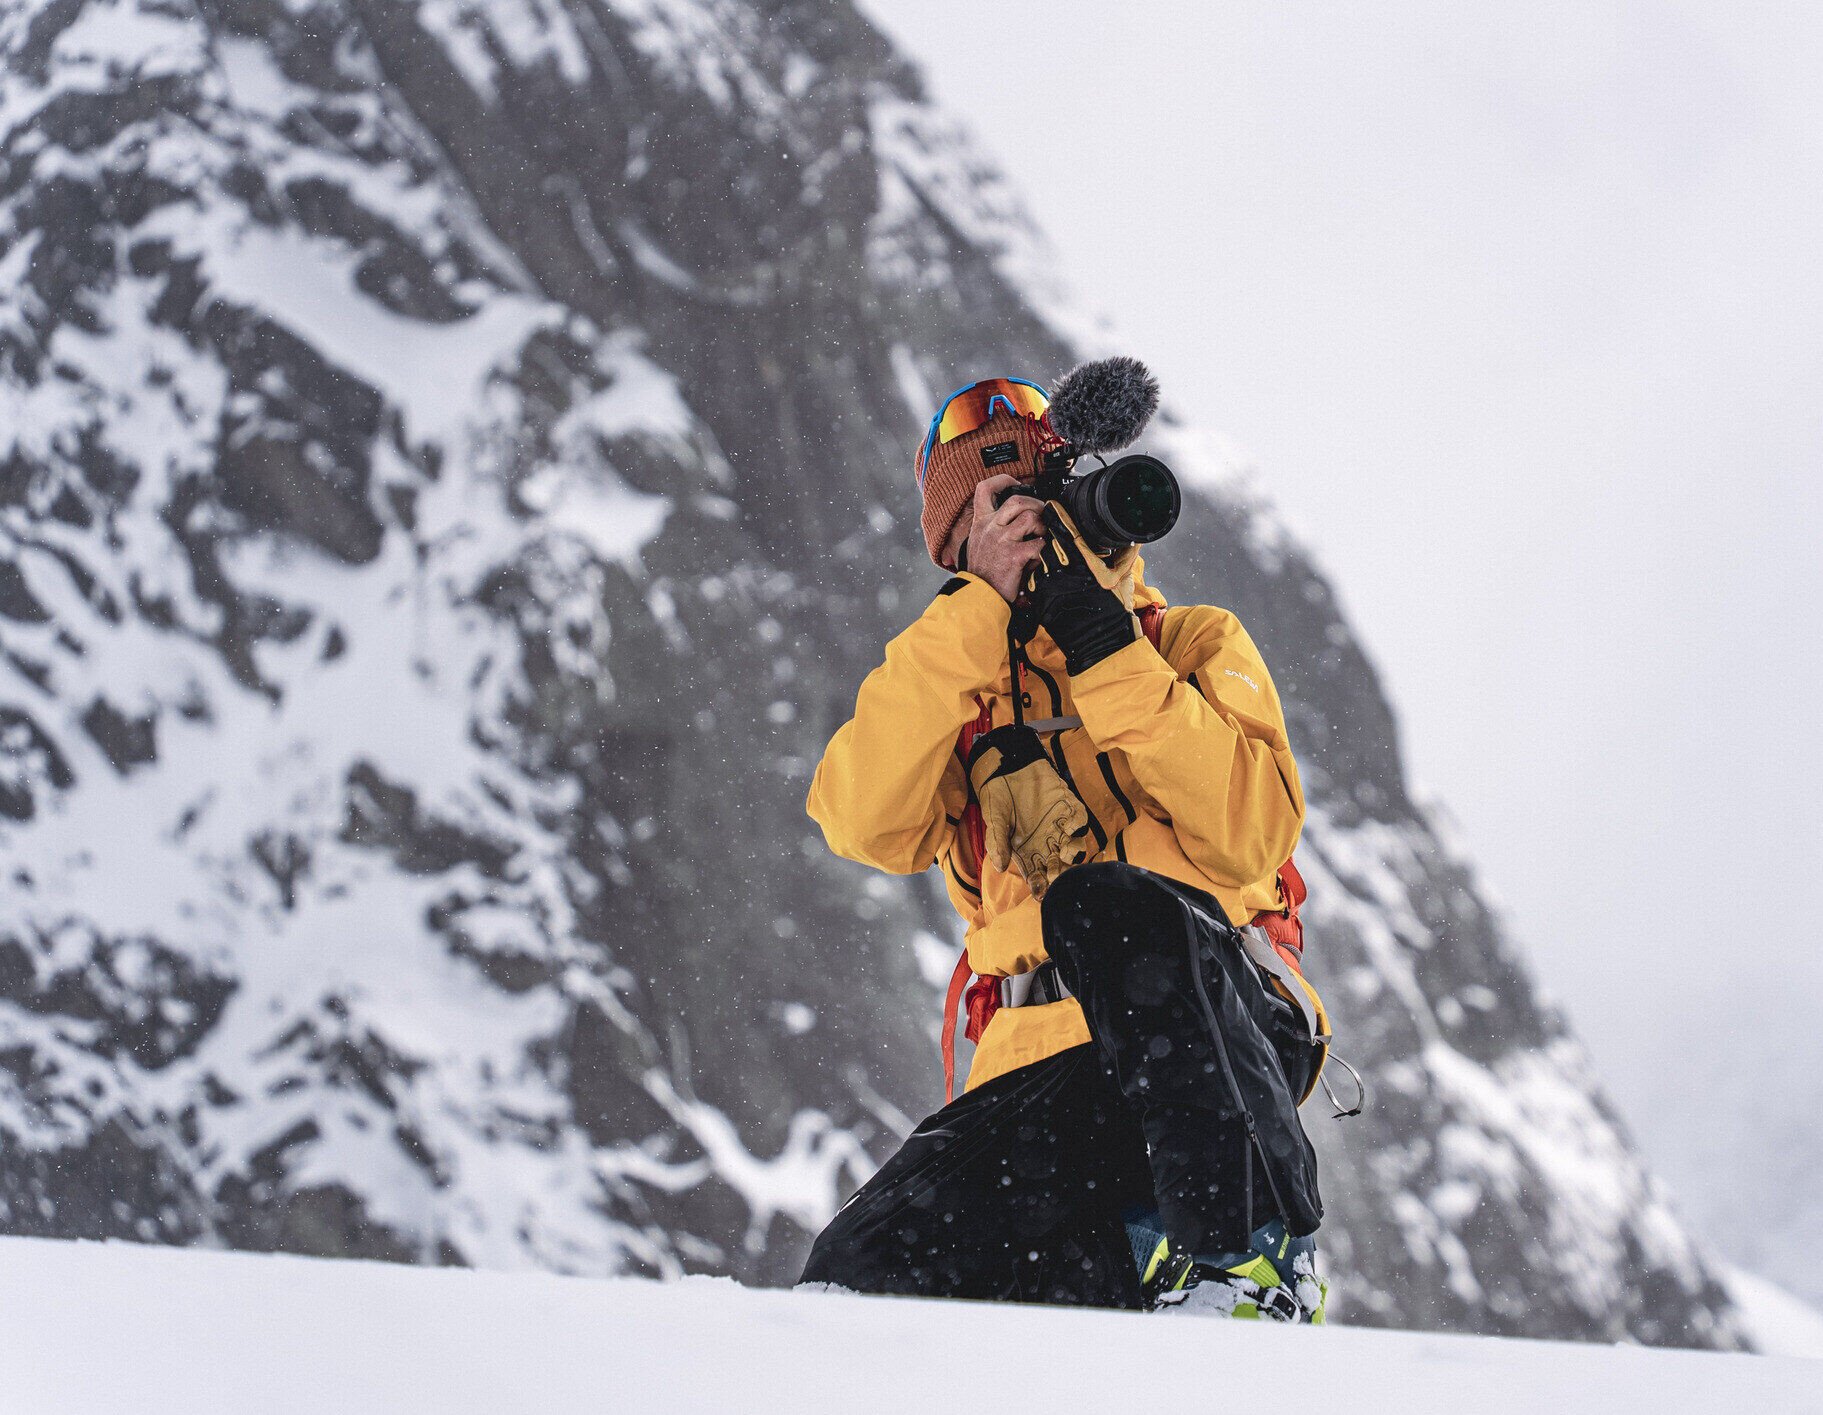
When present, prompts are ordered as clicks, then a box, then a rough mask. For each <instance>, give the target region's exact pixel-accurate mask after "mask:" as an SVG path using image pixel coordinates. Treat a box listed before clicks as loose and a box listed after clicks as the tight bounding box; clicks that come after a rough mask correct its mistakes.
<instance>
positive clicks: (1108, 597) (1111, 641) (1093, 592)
mask: <svg viewBox="0 0 1823 1415" xmlns="http://www.w3.org/2000/svg"><path fill="white" fill-rule="evenodd" d="M1044 525H1045V529H1046V530H1048V531H1049V532H1050V539H1049V540H1047V541H1046V542H1045V547H1044V553H1043V555H1042V556H1041V557H1040V559H1039V568H1038V569H1037V570H1036V571H1034V572H1033V579H1034V583H1033V586H1032V604H1033V606H1034V607H1035V608H1036V609H1037V611H1038V622H1039V623H1040V624H1042V625H1043V626H1044V628H1045V632H1046V633H1048V634H1049V635H1050V636H1051V638H1052V639H1054V640H1055V641H1056V643H1057V647H1058V648H1060V649H1062V650H1063V666H1064V669H1065V670H1066V671H1067V672H1068V673H1069V674H1070V676H1071V677H1072V678H1073V677H1075V676H1076V675H1077V674H1078V673H1082V672H1085V671H1086V670H1088V669H1090V668H1093V667H1094V666H1095V665H1096V664H1098V663H1100V662H1101V661H1102V660H1103V659H1104V658H1106V657H1108V655H1110V654H1113V653H1118V652H1119V651H1120V650H1121V649H1124V648H1125V647H1126V646H1127V645H1128V644H1130V643H1132V642H1133V640H1134V639H1136V638H1138V637H1139V621H1138V620H1137V619H1135V618H1134V617H1133V611H1132V610H1130V609H1128V608H1127V606H1126V605H1124V604H1122V603H1121V600H1120V596H1119V595H1118V594H1116V593H1115V592H1114V586H1115V585H1117V584H1118V583H1119V582H1120V580H1119V573H1118V572H1116V571H1114V570H1111V569H1109V567H1108V565H1107V564H1106V562H1104V561H1103V560H1102V558H1101V557H1100V556H1099V555H1097V554H1096V553H1095V552H1094V551H1093V550H1091V549H1090V548H1089V547H1088V546H1086V545H1084V544H1083V540H1082V537H1081V536H1080V535H1079V534H1077V531H1076V527H1075V526H1074V525H1073V524H1072V523H1071V521H1070V517H1069V513H1068V512H1066V511H1063V510H1061V509H1060V508H1059V507H1058V506H1057V504H1056V503H1055V502H1052V503H1051V504H1049V505H1047V506H1046V507H1045V508H1044ZM1131 564H1132V557H1131V556H1128V557H1127V566H1126V567H1123V568H1130V567H1131Z"/></svg>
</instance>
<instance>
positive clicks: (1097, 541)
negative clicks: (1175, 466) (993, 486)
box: [994, 449, 1183, 555]
mask: <svg viewBox="0 0 1823 1415" xmlns="http://www.w3.org/2000/svg"><path fill="white" fill-rule="evenodd" d="M1074 460H1075V459H1074V457H1073V456H1072V455H1071V453H1070V452H1069V451H1068V450H1067V449H1066V450H1064V451H1063V452H1061V453H1051V454H1050V455H1048V456H1047V457H1045V459H1044V460H1043V461H1042V462H1041V463H1040V466H1039V471H1038V476H1037V478H1036V479H1035V480H1034V481H1033V482H1032V483H1031V484H1030V485H1026V486H1009V487H1005V488H1003V489H1002V490H1001V491H1000V492H999V493H998V494H997V495H996V496H995V497H994V504H995V505H996V506H999V505H1003V504H1004V503H1005V502H1006V499H1007V498H1008V497H1009V496H1031V497H1036V498H1037V499H1038V500H1040V501H1055V502H1057V503H1058V504H1059V505H1060V506H1062V507H1063V509H1064V510H1066V511H1068V512H1069V513H1070V519H1071V520H1072V521H1074V522H1075V523H1076V529H1077V530H1079V531H1081V532H1082V538H1083V539H1084V540H1085V541H1087V542H1088V544H1089V547H1090V548H1091V549H1092V550H1094V551H1096V552H1097V553H1098V554H1101V555H1111V554H1113V553H1114V552H1115V551H1117V550H1122V549H1124V548H1126V547H1127V546H1129V545H1146V544H1149V543H1151V542H1152V541H1155V540H1158V539H1159V538H1160V537H1162V536H1163V535H1165V534H1166V532H1168V531H1169V530H1170V529H1171V528H1172V527H1173V526H1174V525H1176V524H1177V517H1178V513H1179V512H1180V511H1181V510H1182V509H1183V494H1182V492H1180V491H1179V490H1178V485H1177V478H1176V477H1175V476H1173V475H1172V473H1171V469H1170V468H1169V467H1167V466H1166V465H1165V464H1164V463H1163V462H1161V461H1159V459H1158V458H1156V457H1152V456H1148V455H1147V454H1146V453H1144V452H1130V453H1128V454H1127V455H1126V456H1125V457H1121V458H1118V459H1116V460H1115V461H1113V462H1110V463H1108V464H1106V465H1104V466H1100V467H1097V468H1096V469H1095V470H1094V471H1092V472H1088V473H1086V474H1084V475H1082V476H1073V475H1071V467H1072V466H1073V464H1074Z"/></svg>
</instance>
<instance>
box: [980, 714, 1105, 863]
mask: <svg viewBox="0 0 1823 1415" xmlns="http://www.w3.org/2000/svg"><path fill="white" fill-rule="evenodd" d="M968 780H969V786H970V788H971V789H972V790H973V791H974V793H975V801H976V803H977V804H978V805H979V806H980V807H981V820H982V823H983V824H984V825H985V826H986V827H987V831H986V834H987V857H988V859H989V860H991V861H992V862H993V865H994V868H995V869H997V870H1004V869H1005V868H1006V867H1007V866H1008V864H1009V863H1016V864H1017V865H1018V867H1019V873H1020V875H1021V876H1022V877H1023V878H1024V880H1025V883H1026V888H1027V889H1029V890H1031V891H1032V897H1033V898H1034V899H1042V898H1043V897H1044V892H1045V890H1047V889H1049V888H1050V887H1051V883H1052V881H1053V880H1055V879H1056V878H1057V876H1058V875H1060V874H1062V873H1063V872H1064V871H1065V870H1067V869H1068V868H1069V867H1070V866H1071V865H1074V864H1076V863H1078V862H1079V861H1081V860H1082V859H1083V858H1085V857H1086V856H1087V854H1088V845H1087V843H1086V837H1087V836H1088V833H1089V812H1088V810H1087V808H1086V807H1084V805H1083V804H1082V802H1081V801H1080V800H1078V799H1077V797H1076V793H1075V792H1074V791H1072V790H1070V788H1069V787H1068V786H1066V785H1064V780H1063V778H1062V777H1061V776H1059V775H1058V774H1057V768H1056V767H1054V766H1052V765H1051V759H1050V758H1049V757H1047V756H1045V754H1044V748H1043V746H1042V745H1040V743H1039V741H1038V734H1037V733H1036V732H1034V731H1032V729H1031V728H1029V727H996V728H995V729H994V730H993V731H992V732H989V733H986V734H984V735H982V736H980V737H978V738H976V739H975V745H974V746H973V747H971V748H970V749H969V754H968Z"/></svg>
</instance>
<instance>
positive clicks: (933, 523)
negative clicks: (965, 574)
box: [923, 413, 1055, 569]
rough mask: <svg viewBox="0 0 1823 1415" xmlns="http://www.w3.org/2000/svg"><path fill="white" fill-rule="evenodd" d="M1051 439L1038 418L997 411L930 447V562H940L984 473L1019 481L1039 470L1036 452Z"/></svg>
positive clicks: (927, 539)
mask: <svg viewBox="0 0 1823 1415" xmlns="http://www.w3.org/2000/svg"><path fill="white" fill-rule="evenodd" d="M1053 441H1055V439H1054V437H1053V436H1052V435H1051V433H1050V431H1049V429H1047V428H1046V427H1045V425H1044V424H1043V423H1041V422H1039V421H1038V420H1037V419H1036V418H1022V417H1016V416H1015V415H1013V414H1012V413H998V414H996V415H995V416H994V417H993V418H992V419H991V420H990V421H988V422H987V423H985V424H983V425H982V426H981V427H978V428H976V429H975V430H974V431H973V432H965V433H964V434H963V435H962V436H961V437H958V438H957V439H955V441H953V442H939V443H937V444H936V445H935V446H934V447H932V448H931V453H930V461H929V463H928V464H927V465H926V467H925V469H924V517H923V525H924V544H925V547H926V548H927V549H928V550H929V551H930V558H931V560H932V562H933V563H935V564H936V565H938V566H940V567H942V568H945V569H947V568H949V567H948V566H944V565H943V559H942V556H943V546H944V542H946V541H947V540H948V539H949V536H950V532H951V531H953V530H954V529H955V528H956V522H957V520H959V519H960V518H961V516H962V513H963V511H964V510H965V509H966V508H967V506H968V504H969V502H970V501H972V500H973V499H974V496H975V488H976V487H977V486H979V485H980V484H981V483H982V482H983V481H985V480H986V479H987V478H988V477H991V476H998V475H999V474H1000V473H1002V472H1007V473H1010V474H1011V475H1013V476H1016V477H1018V478H1019V480H1020V481H1031V480H1032V478H1033V477H1034V476H1036V475H1037V462H1038V453H1039V451H1040V449H1041V448H1043V447H1044V446H1046V445H1047V443H1049V442H1053Z"/></svg>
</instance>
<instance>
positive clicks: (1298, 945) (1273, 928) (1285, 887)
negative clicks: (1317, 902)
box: [1253, 860, 1310, 972]
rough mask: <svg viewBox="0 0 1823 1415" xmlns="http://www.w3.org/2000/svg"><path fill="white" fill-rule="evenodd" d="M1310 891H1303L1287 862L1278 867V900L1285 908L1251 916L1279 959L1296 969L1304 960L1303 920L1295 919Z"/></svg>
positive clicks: (1293, 867)
mask: <svg viewBox="0 0 1823 1415" xmlns="http://www.w3.org/2000/svg"><path fill="white" fill-rule="evenodd" d="M1309 895H1310V891H1309V890H1308V889H1306V888H1305V885H1304V876H1303V875H1301V874H1299V873H1298V867H1297V865H1295V864H1294V863H1292V861H1290V860H1287V861H1286V862H1285V863H1284V864H1282V865H1280V866H1279V898H1281V899H1283V900H1284V901H1285V907H1284V908H1283V909H1281V910H1279V911H1277V912H1276V913H1260V914H1256V915H1254V917H1253V922H1254V923H1256V924H1258V925H1259V926H1260V927H1261V928H1262V929H1264V930H1265V931H1266V937H1267V938H1268V939H1269V940H1270V941H1271V943H1272V946H1273V947H1274V948H1276V949H1277V950H1278V952H1279V956H1280V957H1282V958H1284V960H1285V961H1286V962H1287V963H1289V964H1291V966H1292V967H1294V968H1298V969H1299V971H1300V972H1302V971H1303V970H1302V968H1301V967H1300V966H1299V965H1300V963H1301V962H1302V960H1303V957H1304V921H1303V920H1302V919H1300V918H1299V917H1298V910H1299V908H1300V907H1302V905H1303V903H1304V901H1305V899H1307V898H1308V897H1309Z"/></svg>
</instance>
